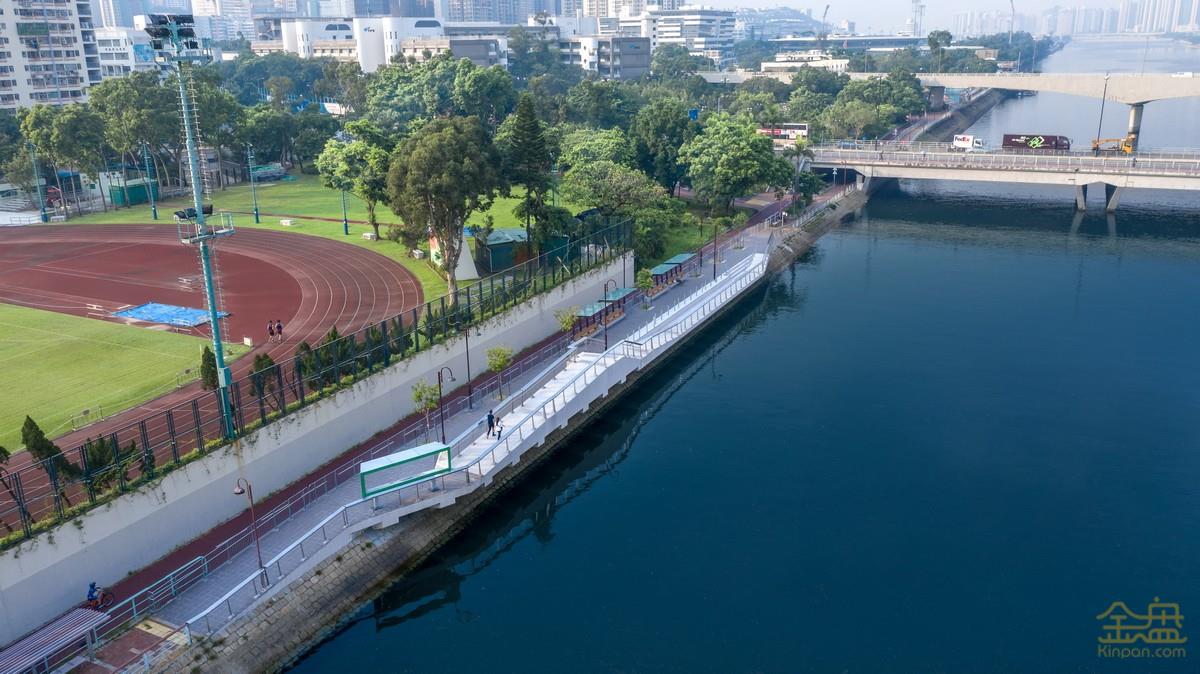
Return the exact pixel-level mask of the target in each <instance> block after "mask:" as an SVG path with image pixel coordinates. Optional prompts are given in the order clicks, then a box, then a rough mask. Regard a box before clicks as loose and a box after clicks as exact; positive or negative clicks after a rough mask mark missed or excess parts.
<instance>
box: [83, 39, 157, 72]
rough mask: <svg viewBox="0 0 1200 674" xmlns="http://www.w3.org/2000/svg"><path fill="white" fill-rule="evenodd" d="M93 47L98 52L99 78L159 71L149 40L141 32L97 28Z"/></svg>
mask: <svg viewBox="0 0 1200 674" xmlns="http://www.w3.org/2000/svg"><path fill="white" fill-rule="evenodd" d="M96 46H97V49H98V50H99V52H100V76H101V77H102V78H104V79H109V78H110V77H125V76H126V75H129V74H130V73H134V72H140V71H143V70H158V68H159V66H158V64H157V63H155V62H154V47H153V46H152V45H151V44H150V36H149V35H147V34H146V31H144V30H137V29H134V28H97V29H96Z"/></svg>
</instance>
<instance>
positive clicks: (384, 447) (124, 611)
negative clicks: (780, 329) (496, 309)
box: [101, 184, 857, 671]
mask: <svg viewBox="0 0 1200 674" xmlns="http://www.w3.org/2000/svg"><path fill="white" fill-rule="evenodd" d="M856 189H857V188H856V186H855V185H853V184H850V185H847V186H846V187H845V188H844V189H842V190H841V191H839V192H838V193H837V194H835V195H834V196H833V197H832V198H830V199H828V200H826V201H824V202H820V203H817V204H813V205H811V206H810V207H809V208H808V209H806V210H805V211H804V212H803V213H802V214H800V215H799V216H797V217H796V218H793V219H791V220H790V221H788V222H786V223H784V224H786V226H789V227H798V226H802V225H803V224H805V223H806V222H808V221H810V220H811V219H812V218H814V217H816V216H817V215H819V214H820V213H822V212H824V211H825V210H827V209H828V207H829V206H830V205H832V204H835V203H837V202H838V201H840V200H841V199H843V198H844V197H846V196H848V195H849V194H852V193H853V192H855V191H856ZM769 224H770V223H769V222H768V223H760V224H755V225H747V226H745V227H743V228H742V231H734V232H729V233H727V235H726V237H725V238H723V239H721V240H719V242H718V246H717V248H718V250H728V249H730V248H733V247H736V246H738V245H739V240H738V238H737V235H739V234H742V233H744V231H745V230H749V229H752V228H755V227H762V226H764V225H769ZM706 245H710V244H706ZM703 248H704V246H702V247H701V249H703ZM769 248H770V238H768V240H767V243H766V246H765V249H764V250H765V251H769ZM702 263H703V259H702V258H694V259H693V260H692V261H690V262H689V263H686V264H685V265H684V266H685V267H688V268H693V267H696V266H699V265H701V264H702ZM746 264H748V260H744V261H742V262H741V263H739V264H738V265H735V267H734V268H733V269H730V270H728V271H726V272H725V273H724V274H722V276H721V277H720V278H719V279H718V281H720V279H725V278H726V277H728V276H729V275H731V274H737V273H738V271H739V269H741V268H742V267H743V266H744V265H746ZM763 270H765V261H764V262H763V263H762V268H761V269H756V270H755V273H756V276H755V277H754V278H757V275H761V273H762V271H763ZM754 278H750V279H747V278H746V277H742V278H741V281H742V282H741V283H739V284H738V285H737V286H736V288H734V289H733V290H732V291H731V290H730V289H728V288H727V289H725V290H724V291H723V293H722V295H721V296H720V297H718V298H714V299H710V301H709V302H707V303H705V304H704V305H703V306H702V307H700V309H699V310H700V311H710V310H711V309H712V308H714V307H718V306H720V305H721V304H723V303H724V302H726V301H728V299H729V297H730V293H731V292H732V293H733V294H737V293H740V292H741V290H743V289H744V288H745V286H746V285H748V284H749V283H752V282H753V280H754ZM708 287H709V286H705V287H702V288H701V289H698V290H697V291H695V292H694V293H692V294H691V295H689V296H688V297H686V298H683V299H681V300H680V301H678V302H677V303H676V304H675V305H673V306H672V308H671V309H669V310H668V311H667V312H664V313H663V314H662V315H660V316H658V317H657V318H656V319H655V320H654V321H652V322H651V323H650V324H648V325H646V326H643V328H641V329H640V330H639V331H637V332H636V333H635V335H634V336H639V337H640V338H642V339H646V338H645V334H646V333H647V332H649V331H652V330H654V329H656V328H658V327H660V326H662V325H663V324H664V323H666V322H667V321H669V320H671V318H672V317H673V316H675V315H677V314H678V312H679V311H681V310H682V309H683V308H685V307H687V306H688V305H689V304H691V303H692V302H694V300H695V299H696V298H697V297H699V296H701V295H703V293H705V292H706V291H707V288H708ZM640 295H641V293H640V291H639V292H637V293H635V294H633V295H631V296H630V297H629V298H628V299H627V300H626V301H627V302H630V303H632V302H636V301H637V300H638V299H639V298H640ZM689 315H690V316H693V317H695V316H696V314H695V313H694V312H693V313H692V314H689ZM704 315H705V316H706V315H707V314H704ZM700 320H703V319H702V318H693V320H691V321H687V320H686V319H685V321H684V325H685V328H684V329H690V328H691V327H692V326H694V325H695V324H696V323H697V322H699V321H700ZM663 339H664V338H663V337H661V336H658V335H655V336H652V337H651V338H650V344H651V346H650V347H649V350H647V346H646V342H637V341H635V340H633V337H632V336H631V338H629V339H626V340H623V341H622V342H620V343H618V344H617V345H615V346H614V347H613V348H612V349H610V350H609V352H610V353H611V352H615V351H616V350H617V349H618V348H620V349H624V351H623V352H622V353H623V355H634V354H632V353H630V352H629V351H628V350H629V349H630V348H633V349H636V355H638V356H639V357H642V356H644V355H645V354H646V353H649V352H650V351H653V349H654V348H657V347H658V346H661V343H662V341H663ZM584 341H587V340H580V341H578V342H575V343H574V344H575V345H576V346H578V345H580V344H581V343H583V342H584ZM571 346H572V344H571V342H570V340H569V338H568V337H567V336H566V335H560V336H559V337H558V338H557V339H555V340H553V341H551V342H550V343H549V344H547V345H545V346H543V347H541V348H540V349H538V350H537V351H535V352H534V353H532V354H529V355H527V356H525V357H523V358H521V359H520V360H518V361H517V363H515V364H513V365H512V366H511V367H510V368H508V369H507V370H505V371H504V372H503V373H501V374H497V375H493V376H491V377H490V378H488V379H486V380H485V381H483V382H482V383H480V384H479V385H477V387H476V390H475V394H474V397H472V398H470V399H468V398H466V397H458V398H455V399H452V400H449V401H447V403H446V406H445V413H446V414H447V415H448V416H454V415H455V414H458V413H460V412H462V411H464V410H466V409H470V408H472V407H473V406H474V405H475V404H476V403H482V402H483V401H484V400H485V399H486V398H487V397H488V396H490V395H492V394H493V393H495V392H497V391H498V390H499V388H500V387H501V385H502V384H507V383H509V382H511V381H513V380H516V379H517V378H519V377H521V376H523V375H525V374H527V373H528V372H530V371H531V370H534V369H536V368H541V369H540V372H538V373H537V374H536V375H535V376H534V377H532V378H531V379H530V381H529V382H527V383H526V384H524V385H523V386H521V387H520V389H519V390H518V391H516V392H512V393H510V395H509V398H508V399H507V400H505V401H503V402H502V403H501V404H500V405H499V406H497V407H495V409H496V411H498V412H499V413H500V414H501V415H502V414H504V413H505V411H506V410H507V411H511V410H512V409H515V408H517V407H519V406H520V405H521V404H523V403H524V402H526V401H527V400H528V398H529V397H530V396H531V395H533V393H534V392H536V391H537V390H538V389H539V388H540V387H541V386H543V385H544V384H545V383H546V382H547V381H548V380H550V379H552V377H553V375H554V374H556V373H557V372H558V371H559V370H560V368H561V365H562V364H563V363H564V362H565V361H566V360H567V359H569V358H571V357H573V356H574V354H575V352H574V351H569V349H570V347H571ZM564 352H567V353H564ZM483 424H484V418H482V417H480V418H479V419H477V420H476V421H475V422H474V423H472V424H470V425H469V426H468V428H467V429H466V430H464V431H463V432H462V433H460V434H459V435H458V436H456V437H455V439H454V440H453V441H452V446H453V447H454V448H457V449H458V452H459V454H460V455H461V452H462V450H463V449H465V445H464V442H465V441H466V439H468V438H473V437H474V435H473V434H477V433H478V431H479V429H480V428H481V427H482V426H483ZM431 430H432V428H431V424H430V423H428V421H426V420H421V421H418V422H416V423H413V424H410V425H409V426H408V427H406V428H404V429H401V430H399V431H397V432H395V433H393V434H392V435H390V436H388V437H387V438H386V439H385V440H384V441H383V442H382V443H380V444H379V445H377V446H375V447H374V448H372V449H368V450H364V451H362V452H359V453H357V454H355V455H353V456H351V457H349V458H348V459H345V460H343V461H342V463H341V465H340V466H338V467H336V468H334V469H333V470H331V471H329V472H327V473H325V474H324V475H322V476H320V477H319V478H317V479H316V480H315V481H313V482H312V483H310V484H309V485H308V486H306V487H305V488H304V489H303V490H302V491H301V492H299V493H297V494H295V495H293V496H291V497H289V498H288V499H287V500H286V501H284V502H283V503H281V504H279V505H278V506H276V507H274V508H273V509H272V510H271V511H269V512H268V513H267V514H266V515H263V516H261V517H259V518H258V520H257V526H256V527H255V533H257V535H258V536H260V537H261V536H263V535H264V534H266V533H268V532H270V531H273V530H275V529H278V528H279V527H280V526H282V524H283V523H285V522H286V521H288V520H289V519H290V518H291V517H293V516H294V515H295V514H297V513H299V512H302V511H304V509H305V508H307V507H308V506H310V505H312V504H313V503H314V502H316V501H317V500H318V499H320V498H322V497H324V496H326V495H327V494H328V493H329V492H331V491H332V490H333V489H335V488H336V487H338V486H340V485H342V484H344V483H346V482H347V481H349V480H351V479H354V478H356V477H357V476H358V466H359V464H360V463H362V462H364V461H367V460H370V459H374V458H378V457H380V456H383V455H386V454H388V453H392V452H395V451H398V450H399V449H402V448H405V447H407V446H411V445H415V444H418V443H420V442H425V441H427V440H428V438H429V434H430V432H431ZM510 439H511V435H510ZM467 444H469V443H467ZM498 445H499V442H497V443H494V444H493V446H492V447H491V448H490V449H489V452H488V455H487V456H488V457H490V459H491V460H492V461H493V462H494V461H495V460H496V456H495V450H496V449H497V447H498ZM483 459H484V456H483V455H482V454H481V455H480V456H479V457H478V458H477V459H476V460H475V462H473V463H472V464H470V465H468V466H466V467H463V468H460V469H459V470H456V471H455V472H456V473H457V472H460V471H464V472H465V480H466V483H467V484H471V480H472V477H471V470H470V469H471V468H472V467H474V466H476V465H477V464H479V463H480V462H482V460H483ZM477 472H478V471H477ZM482 476H483V473H482V472H478V477H477V478H475V479H476V481H478V478H479V477H482ZM445 477H451V476H444V477H441V478H436V479H437V480H440V481H442V483H443V484H444V480H445ZM425 482H433V480H432V479H431V480H426V481H425ZM422 484H423V483H422ZM420 486H421V485H420V484H415V485H412V486H410V487H408V488H407V490H408V491H411V492H412V494H407V493H402V492H403V491H404V490H402V492H396V498H397V505H398V506H402V505H404V503H405V502H406V497H408V496H411V497H412V498H411V500H409V501H408V503H409V505H410V506H411V505H413V504H415V503H418V502H419V501H421V500H422V499H425V498H428V497H430V496H431V494H432V493H434V492H431V491H430V490H428V488H427V489H426V491H425V493H424V494H422V493H421V489H420ZM366 503H367V501H363V500H359V501H355V502H352V503H349V504H346V505H345V506H342V507H341V508H339V509H337V510H335V511H334V512H332V513H331V514H330V515H328V516H327V517H326V518H324V519H323V520H322V521H321V522H320V523H319V524H318V525H317V526H315V527H313V528H311V529H310V530H309V531H308V532H306V533H305V534H304V535H302V536H301V537H299V538H298V539H297V540H296V541H294V542H293V543H292V544H291V545H289V546H288V547H287V548H285V549H284V550H283V551H281V552H280V553H279V554H277V555H276V556H275V557H273V558H271V560H270V561H269V562H267V563H266V564H265V566H267V567H268V576H267V580H268V581H269V582H270V583H271V584H276V583H278V582H279V580H280V579H282V578H283V577H285V576H286V575H287V574H288V573H290V572H292V571H294V569H295V568H297V567H298V566H299V565H300V564H302V563H303V562H304V560H305V559H307V555H308V553H309V551H311V550H314V549H315V547H316V546H319V545H324V544H325V543H327V542H328V540H329V539H330V536H331V529H332V528H333V527H335V526H337V522H338V521H339V518H340V520H341V522H342V525H341V528H340V529H337V530H336V531H333V532H332V536H336V535H337V534H338V533H340V532H341V531H343V530H344V529H345V528H347V527H349V526H350V525H351V524H352V523H354V522H357V521H360V520H361V519H363V518H364V517H366V516H367V515H370V514H372V513H373V512H374V508H375V505H377V503H378V500H377V499H375V500H372V507H371V508H370V509H369V510H366V509H365V508H364V504H366ZM352 514H353V517H352ZM318 536H319V537H320V539H321V542H320V543H317V542H316V539H317V537H318ZM253 538H254V537H253V536H252V535H251V532H250V526H247V527H245V528H243V529H241V530H240V531H238V532H236V533H235V534H233V535H232V536H230V537H229V538H227V539H225V540H224V541H222V542H220V543H218V544H217V545H216V546H214V547H213V549H212V550H211V551H209V552H208V553H206V554H204V555H201V556H199V557H196V558H195V559H193V560H190V561H189V562H187V563H186V564H184V565H183V566H181V567H180V568H179V569H176V570H175V571H173V572H171V573H169V574H167V575H166V576H164V577H163V578H162V579H160V580H158V581H156V582H155V583H153V584H151V585H150V586H148V587H147V588H145V589H143V590H141V591H139V592H137V593H136V594H134V595H133V596H132V597H130V598H129V599H127V600H125V601H123V602H121V603H120V604H118V605H117V607H115V608H114V609H113V610H112V611H111V613H113V614H114V622H113V623H111V626H106V627H105V630H104V631H103V632H102V634H101V636H102V638H103V637H106V636H108V635H109V634H111V633H113V632H115V631H119V630H120V629H123V628H124V626H125V625H127V624H129V621H131V620H136V619H137V618H138V617H140V616H142V615H145V614H146V613H147V612H150V611H154V610H158V609H160V608H161V607H162V606H165V605H166V604H167V603H169V602H170V601H171V600H172V599H174V598H175V597H177V596H179V594H181V593H182V592H184V591H186V590H187V589H188V588H189V587H191V586H192V585H194V584H195V583H197V582H199V581H200V580H203V579H204V578H206V577H208V576H209V575H210V574H211V573H212V572H213V571H215V570H216V569H217V568H219V567H221V566H223V565H224V564H225V563H227V562H229V561H231V560H232V559H233V558H234V557H235V556H236V555H237V554H239V553H241V552H244V551H246V550H248V549H249V547H250V546H251V545H252V544H253ZM271 570H273V571H274V575H275V579H274V580H273V581H272V580H271V576H270V572H271ZM259 579H261V575H260V572H259V571H257V570H256V571H255V572H253V573H252V574H250V575H249V576H247V577H246V578H245V579H243V580H242V581H241V582H240V583H238V585H236V586H235V587H234V588H233V589H231V590H230V591H229V592H227V593H226V594H225V595H224V596H223V597H222V598H221V599H220V600H218V601H217V602H215V603H214V604H212V605H211V606H209V607H208V608H207V609H206V610H205V611H204V612H202V613H200V614H197V616H196V617H194V618H192V619H191V620H188V621H187V622H186V623H185V624H184V625H183V626H182V627H180V628H178V629H177V630H175V631H174V632H172V633H171V634H169V635H166V636H164V637H162V641H161V642H160V643H159V644H158V645H157V646H152V647H150V648H148V649H146V650H145V651H144V652H143V653H142V654H140V655H137V656H134V657H132V658H130V659H129V660H128V661H127V662H126V663H124V664H122V665H121V666H119V667H117V668H116V670H117V671H125V670H126V668H128V669H130V670H139V669H143V668H144V669H148V668H149V667H150V665H151V664H152V663H153V662H154V661H156V660H157V659H158V658H159V657H161V656H162V655H163V653H164V652H165V651H169V650H170V648H171V647H172V644H171V640H172V639H178V638H179V635H180V634H182V635H184V636H185V637H186V638H187V639H189V640H190V638H191V630H192V627H193V626H196V625H197V624H198V622H199V620H200V619H201V618H203V620H204V624H205V630H207V631H209V632H211V631H212V622H213V621H212V616H213V614H214V613H215V612H218V611H220V609H221V608H224V609H225V612H226V616H225V618H224V620H228V619H230V618H232V617H233V616H234V615H236V614H237V613H238V612H239V611H240V610H244V608H245V607H247V606H249V605H250V604H251V603H252V602H253V601H254V599H255V598H256V597H258V596H259V594H260V590H259V588H258V587H256V586H255V582H256V581H258V580H259ZM222 622H223V621H222Z"/></svg>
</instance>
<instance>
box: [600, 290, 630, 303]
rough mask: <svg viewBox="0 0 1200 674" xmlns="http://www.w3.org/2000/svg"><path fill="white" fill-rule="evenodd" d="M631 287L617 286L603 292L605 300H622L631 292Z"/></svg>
mask: <svg viewBox="0 0 1200 674" xmlns="http://www.w3.org/2000/svg"><path fill="white" fill-rule="evenodd" d="M633 291H634V289H633V288H617V289H616V290H610V291H608V292H607V293H605V294H604V301H605V302H624V301H625V298H626V297H629V296H630V295H632V294H633Z"/></svg>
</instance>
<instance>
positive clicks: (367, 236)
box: [363, 232, 379, 241]
mask: <svg viewBox="0 0 1200 674" xmlns="http://www.w3.org/2000/svg"><path fill="white" fill-rule="evenodd" d="M363 238H364V239H366V240H367V241H375V240H376V239H378V238H379V237H377V236H375V232H363Z"/></svg>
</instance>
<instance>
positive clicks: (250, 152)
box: [246, 143, 259, 225]
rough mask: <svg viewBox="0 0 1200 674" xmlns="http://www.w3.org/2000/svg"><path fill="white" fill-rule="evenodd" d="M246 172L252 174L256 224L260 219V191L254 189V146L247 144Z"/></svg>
mask: <svg viewBox="0 0 1200 674" xmlns="http://www.w3.org/2000/svg"><path fill="white" fill-rule="evenodd" d="M246 170H247V171H249V172H250V199H251V201H253V202H254V224H256V225H257V224H258V223H259V219H258V190H256V189H255V187H254V146H253V145H251V144H250V143H246Z"/></svg>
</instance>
